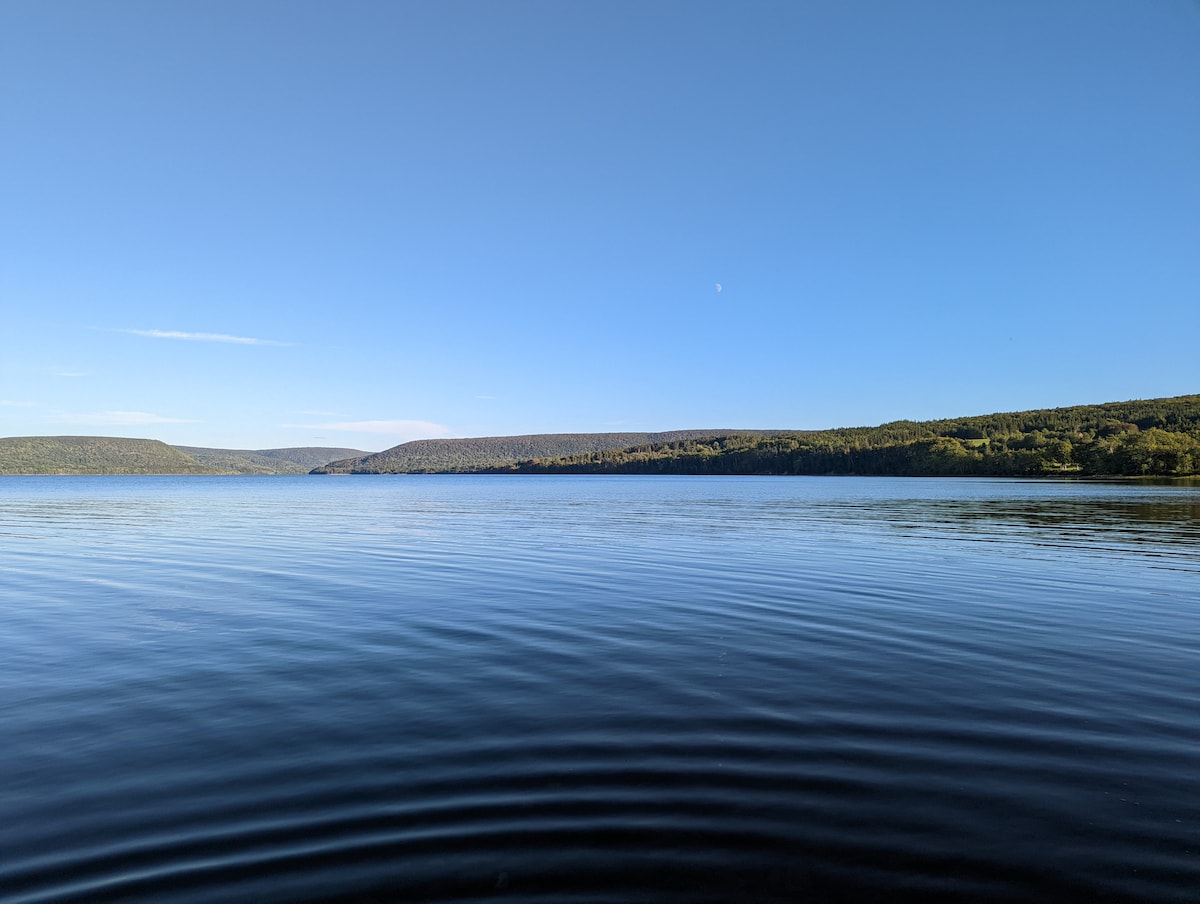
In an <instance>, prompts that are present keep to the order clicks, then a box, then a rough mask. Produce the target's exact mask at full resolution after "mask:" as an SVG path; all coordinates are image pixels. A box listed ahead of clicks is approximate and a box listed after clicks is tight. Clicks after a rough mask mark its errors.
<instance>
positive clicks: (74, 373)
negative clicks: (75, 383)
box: [54, 370, 87, 379]
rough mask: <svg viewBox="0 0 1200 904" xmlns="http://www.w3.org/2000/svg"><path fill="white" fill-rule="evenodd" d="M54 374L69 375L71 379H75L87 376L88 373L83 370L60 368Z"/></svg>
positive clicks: (58, 375)
mask: <svg viewBox="0 0 1200 904" xmlns="http://www.w3.org/2000/svg"><path fill="white" fill-rule="evenodd" d="M54 376H56V377H67V378H69V379H74V378H76V377H86V376H87V374H85V373H83V372H82V371H78V370H60V371H57V372H56V373H55V374H54Z"/></svg>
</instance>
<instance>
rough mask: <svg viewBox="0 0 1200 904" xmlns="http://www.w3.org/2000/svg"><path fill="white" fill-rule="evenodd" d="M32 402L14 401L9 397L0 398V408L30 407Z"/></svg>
mask: <svg viewBox="0 0 1200 904" xmlns="http://www.w3.org/2000/svg"><path fill="white" fill-rule="evenodd" d="M32 407H33V402H14V401H12V400H10V399H0V408H32Z"/></svg>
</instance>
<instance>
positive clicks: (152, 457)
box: [0, 436, 367, 474]
mask: <svg viewBox="0 0 1200 904" xmlns="http://www.w3.org/2000/svg"><path fill="white" fill-rule="evenodd" d="M366 454H367V453H365V452H363V451H362V450H361V449H342V448H324V447H315V446H309V447H302V448H296V449H259V450H256V451H251V450H244V449H206V448H201V447H198V446H168V445H167V444H166V443H163V442H159V441H158V440H156V439H128V438H125V437H114V436H10V437H0V474H307V473H308V472H309V471H311V470H312V468H313V467H314V466H316V465H320V464H324V463H326V462H328V461H332V460H333V459H335V458H346V457H347V456H355V455H366Z"/></svg>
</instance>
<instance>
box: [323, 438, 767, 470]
mask: <svg viewBox="0 0 1200 904" xmlns="http://www.w3.org/2000/svg"><path fill="white" fill-rule="evenodd" d="M735 432H740V433H741V434H742V435H755V436H759V435H769V434H771V433H774V432H778V431H769V430H758V431H754V430H751V431H733V430H671V431H667V432H664V433H535V434H529V435H525V436H484V437H473V438H469V439H419V440H414V441H413V442H409V443H403V444H401V445H399V446H393V447H392V448H390V449H385V450H384V451H382V452H376V453H374V454H373V455H363V456H360V457H357V458H346V459H344V460H342V461H333V462H330V463H328V464H326V465H324V466H323V467H318V468H314V469H313V471H312V473H314V474H432V473H447V472H449V473H454V472H469V471H481V470H487V469H489V468H501V467H505V466H508V465H513V464H515V463H517V462H519V461H525V460H528V459H533V458H557V457H560V456H566V455H580V454H584V453H588V452H597V451H604V450H607V449H624V448H629V447H630V446H636V445H640V444H644V443H659V442H679V441H683V440H693V439H705V438H709V437H714V436H724V435H728V434H730V433H735Z"/></svg>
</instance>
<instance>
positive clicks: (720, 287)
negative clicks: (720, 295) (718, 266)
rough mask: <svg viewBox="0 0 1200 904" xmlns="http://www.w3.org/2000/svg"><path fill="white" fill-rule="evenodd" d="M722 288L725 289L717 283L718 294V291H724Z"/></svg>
mask: <svg viewBox="0 0 1200 904" xmlns="http://www.w3.org/2000/svg"><path fill="white" fill-rule="evenodd" d="M724 288H725V287H724V286H723V285H721V284H720V283H717V291H718V292H720V291H722V290H724Z"/></svg>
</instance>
